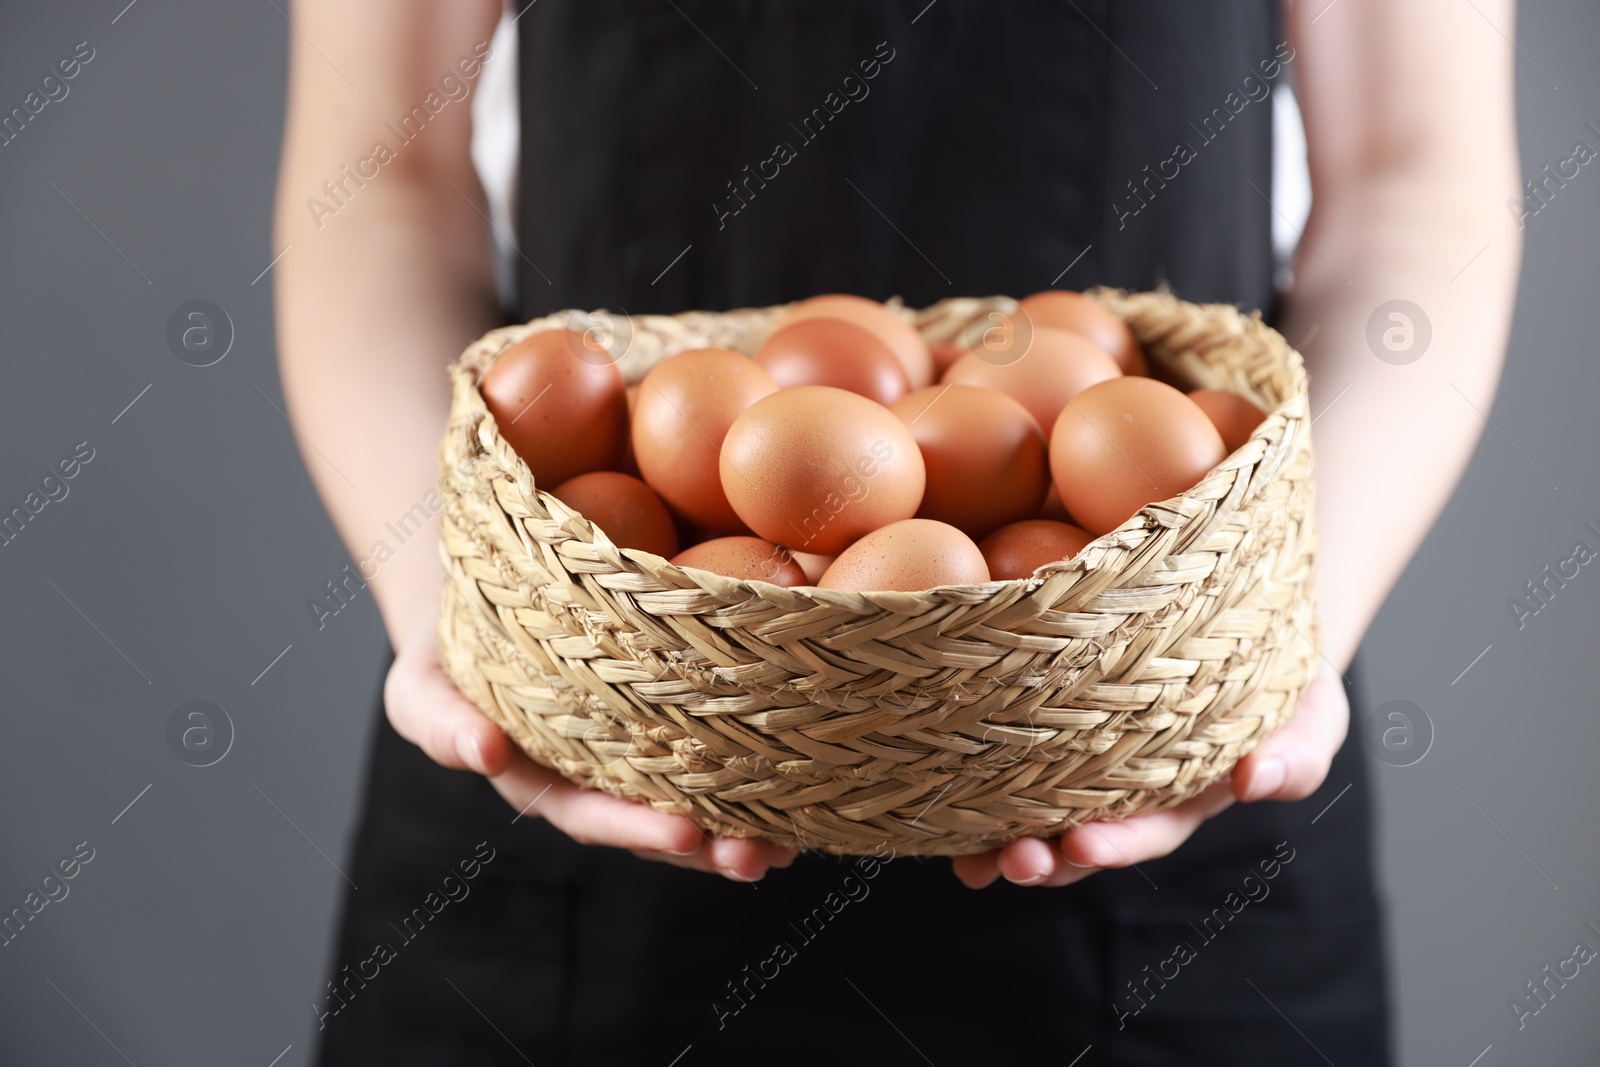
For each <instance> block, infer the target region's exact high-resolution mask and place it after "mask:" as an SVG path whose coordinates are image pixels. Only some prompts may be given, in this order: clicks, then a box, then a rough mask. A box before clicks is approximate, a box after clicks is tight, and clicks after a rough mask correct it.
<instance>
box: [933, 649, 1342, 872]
mask: <svg viewBox="0 0 1600 1067" xmlns="http://www.w3.org/2000/svg"><path fill="white" fill-rule="evenodd" d="M1349 728H1350V701H1349V698H1348V697H1346V696H1345V692H1344V687H1343V684H1342V681H1341V679H1340V677H1339V675H1338V673H1337V672H1335V671H1334V670H1333V669H1332V668H1330V667H1328V666H1327V664H1323V667H1322V670H1321V671H1319V672H1318V674H1317V677H1316V679H1315V680H1313V681H1312V683H1311V686H1310V688H1308V689H1307V690H1306V692H1305V695H1304V696H1302V697H1301V699H1300V706H1299V707H1298V708H1297V709H1296V710H1295V714H1294V716H1293V717H1292V718H1291V719H1290V720H1289V721H1288V722H1287V723H1285V724H1284V725H1283V726H1282V727H1281V728H1280V729H1279V730H1278V731H1277V732H1276V733H1274V734H1273V735H1272V736H1271V737H1269V738H1267V739H1266V740H1265V741H1263V742H1261V744H1260V745H1259V746H1258V747H1257V748H1255V749H1254V750H1253V751H1251V752H1250V754H1249V755H1247V756H1245V757H1244V758H1243V759H1241V760H1240V761H1239V763H1238V765H1237V766H1235V767H1234V769H1233V775H1232V777H1231V778H1230V779H1229V780H1228V781H1225V782H1217V783H1215V784H1214V785H1212V786H1211V787H1210V788H1208V789H1206V790H1205V791H1204V792H1202V793H1200V794H1199V795H1198V796H1195V797H1192V798H1190V799H1189V800H1187V801H1185V802H1184V803H1182V804H1179V805H1178V806H1177V807H1175V808H1171V809H1168V810H1166V811H1158V812H1153V813H1152V814H1149V815H1138V816H1135V817H1133V818H1131V819H1125V820H1123V821H1121V822H1092V823H1086V824H1085V825H1083V826H1079V827H1075V828H1073V829H1071V830H1068V831H1067V832H1066V833H1065V834H1062V835H1061V836H1060V837H1055V838H1050V839H1043V838H1038V837H1025V838H1022V839H1021V840H1019V841H1013V842H1011V843H1010V844H1009V845H1006V846H1005V847H1004V848H999V849H993V850H991V851H989V852H982V853H978V854H976V855H972V856H957V857H955V858H954V859H953V860H952V861H951V863H952V866H953V867H954V870H955V875H956V877H957V878H959V879H961V882H962V884H964V885H966V886H967V887H968V888H969V889H982V888H983V887H984V886H986V885H989V884H990V883H992V882H993V881H994V880H995V879H996V878H1001V877H1004V878H1005V879H1006V880H1008V881H1010V882H1013V883H1015V884H1017V885H1037V886H1061V885H1069V884H1071V883H1073V882H1076V881H1079V880H1081V879H1084V878H1087V877H1088V876H1089V875H1091V874H1094V873H1095V872H1096V871H1098V870H1102V869H1104V868H1107V867H1130V866H1132V865H1134V864H1136V863H1143V862H1145V861H1146V860H1153V859H1157V858H1159V857H1161V856H1165V855H1166V854H1167V853H1169V852H1171V851H1172V850H1173V849H1175V848H1177V847H1178V846H1179V845H1181V844H1183V843H1184V842H1185V841H1187V840H1188V839H1189V835H1190V834H1192V833H1194V832H1195V830H1196V829H1198V828H1199V826H1200V824H1201V823H1203V822H1205V820H1207V819H1209V818H1211V816H1213V815H1215V814H1217V812H1219V811H1221V810H1222V809H1224V808H1226V807H1227V806H1228V805H1230V804H1232V803H1233V802H1234V800H1236V799H1237V800H1243V801H1254V800H1303V799H1305V798H1306V797H1308V796H1310V795H1311V794H1312V793H1314V792H1316V790H1317V787H1318V786H1320V785H1321V784H1322V780H1323V779H1324V778H1326V777H1327V775H1328V766H1329V764H1330V763H1332V762H1333V754H1334V753H1335V752H1337V751H1338V750H1339V746H1340V745H1342V744H1343V743H1344V739H1345V734H1346V733H1347V732H1348V730H1349Z"/></svg>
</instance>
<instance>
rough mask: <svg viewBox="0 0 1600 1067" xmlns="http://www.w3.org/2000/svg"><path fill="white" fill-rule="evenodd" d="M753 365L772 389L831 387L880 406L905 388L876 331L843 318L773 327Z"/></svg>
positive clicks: (906, 381)
mask: <svg viewBox="0 0 1600 1067" xmlns="http://www.w3.org/2000/svg"><path fill="white" fill-rule="evenodd" d="M755 360H756V364H757V365H758V366H760V367H761V369H762V370H764V371H766V372H767V374H768V375H769V376H770V377H771V378H772V380H773V381H774V382H775V383H777V386H778V388H780V389H788V388H791V387H793V386H796V385H831V386H833V387H834V388H836V389H847V390H849V391H850V392H852V393H857V394H859V395H861V396H864V397H866V398H867V399H869V400H876V401H877V402H878V403H880V404H893V403H894V402H895V401H896V400H899V399H900V398H901V397H903V396H905V395H906V393H908V392H910V391H911V381H910V379H908V378H907V377H906V372H905V368H904V367H903V366H901V364H900V361H899V360H898V359H897V358H895V354H894V353H893V352H892V351H890V349H889V346H888V345H886V344H884V343H883V341H882V340H881V339H880V338H879V337H878V335H877V334H875V333H873V332H872V331H871V330H868V329H866V328H865V327H862V326H858V325H856V324H855V323H853V322H850V321H848V320H846V319H833V318H824V317H822V316H820V315H819V316H816V317H813V318H805V319H800V320H799V321H797V322H792V323H790V324H789V325H787V326H785V327H784V328H783V329H781V330H774V331H773V332H772V333H771V334H769V335H768V337H767V339H766V341H764V342H763V343H762V345H761V348H760V350H759V351H757V352H756V357H755Z"/></svg>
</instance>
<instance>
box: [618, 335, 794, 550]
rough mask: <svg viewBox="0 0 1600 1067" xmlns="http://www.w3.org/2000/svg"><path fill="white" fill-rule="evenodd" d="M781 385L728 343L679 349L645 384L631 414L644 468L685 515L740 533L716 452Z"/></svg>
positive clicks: (635, 444) (652, 482)
mask: <svg viewBox="0 0 1600 1067" xmlns="http://www.w3.org/2000/svg"><path fill="white" fill-rule="evenodd" d="M777 391H778V387H777V385H775V384H774V383H773V381H772V379H771V378H769V377H768V376H767V372H766V371H764V370H762V369H761V368H760V367H758V366H756V365H755V364H754V363H753V362H751V361H750V358H749V357H748V356H744V355H741V354H739V353H738V352H733V351H729V350H728V349H725V348H699V349H694V350H692V351H689V352H680V353H678V354H677V355H675V356H671V357H669V358H667V359H664V360H662V361H661V362H660V363H657V364H656V365H655V366H654V367H652V368H651V369H650V373H648V374H646V375H645V376H644V380H643V381H642V382H640V389H639V399H638V402H637V404H636V406H635V408H634V412H633V434H632V438H633V451H634V455H635V456H636V457H637V460H638V463H639V470H640V472H641V473H642V474H643V476H644V480H645V481H646V482H648V483H649V484H650V486H651V488H653V489H654V490H655V491H656V492H658V493H660V494H661V497H662V499H663V500H665V501H666V502H667V504H668V505H669V506H670V507H671V508H672V509H673V510H674V511H675V512H677V513H678V514H679V515H682V516H683V517H684V518H686V519H688V520H689V521H690V522H692V523H694V524H695V525H697V526H703V527H705V528H706V529H707V530H710V531H712V532H714V533H742V532H744V531H745V524H744V523H742V522H740V521H739V516H738V515H736V514H734V511H733V505H731V504H729V503H728V497H727V494H725V493H724V492H723V491H722V477H721V475H720V474H719V473H718V469H717V452H718V450H719V449H720V448H721V447H722V439H723V437H725V436H726V435H727V433H728V427H729V426H731V425H733V420H734V419H736V418H738V417H739V414H740V413H741V412H743V411H744V409H745V408H747V407H749V406H750V405H751V404H753V403H755V402H756V401H757V400H760V399H761V398H762V397H764V396H769V395H771V394H772V393H775V392H777Z"/></svg>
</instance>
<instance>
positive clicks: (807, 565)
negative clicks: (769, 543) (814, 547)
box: [789, 552, 839, 585]
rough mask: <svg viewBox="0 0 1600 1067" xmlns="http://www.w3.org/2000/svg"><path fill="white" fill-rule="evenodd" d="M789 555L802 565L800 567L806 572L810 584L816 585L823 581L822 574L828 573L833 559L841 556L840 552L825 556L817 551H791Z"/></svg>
mask: <svg viewBox="0 0 1600 1067" xmlns="http://www.w3.org/2000/svg"><path fill="white" fill-rule="evenodd" d="M789 555H790V556H792V557H793V558H794V561H795V562H796V563H798V564H799V565H800V569H801V570H802V571H804V572H805V576H806V582H807V583H808V584H810V585H816V584H817V583H818V582H820V581H822V576H823V575H824V574H826V573H828V568H829V567H831V566H833V561H834V560H836V559H838V558H839V556H838V553H834V554H833V555H831V556H823V555H819V554H818V553H816V552H790V553H789Z"/></svg>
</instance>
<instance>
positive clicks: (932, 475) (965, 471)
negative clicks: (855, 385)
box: [889, 385, 1050, 537]
mask: <svg viewBox="0 0 1600 1067" xmlns="http://www.w3.org/2000/svg"><path fill="white" fill-rule="evenodd" d="M889 410H890V411H892V412H894V413H895V414H896V415H898V416H899V417H900V421H902V422H904V423H905V424H906V428H907V429H909V430H910V431H911V436H912V437H914V438H916V439H917V446H918V447H919V448H921V449H922V462H923V464H924V465H925V466H926V467H927V470H928V484H927V487H926V488H925V489H924V490H923V494H922V506H921V507H920V508H918V509H917V517H918V518H922V519H936V520H938V521H939V522H945V523H949V524H950V525H951V526H954V527H956V528H957V529H959V530H961V531H962V532H963V533H965V534H967V536H969V537H983V536H984V535H986V534H988V533H989V532H991V531H992V530H996V529H998V528H999V527H1001V526H1004V525H1005V524H1006V523H1008V522H1016V521H1018V520H1019V519H1025V518H1028V517H1029V516H1030V515H1033V514H1034V513H1035V512H1037V511H1038V510H1039V505H1040V504H1041V503H1042V502H1043V500H1044V497H1045V493H1046V492H1048V491H1049V488H1050V466H1049V458H1048V451H1049V449H1048V445H1047V444H1046V442H1045V437H1044V432H1043V431H1041V430H1040V429H1039V424H1038V423H1037V422H1035V421H1034V420H1033V416H1032V415H1031V414H1029V412H1028V409H1027V408H1025V407H1023V406H1022V405H1021V404H1019V403H1017V402H1016V401H1015V400H1013V399H1011V398H1010V397H1009V396H1006V395H1005V394H1004V393H997V392H995V391H994V390H993V389H979V388H977V387H976V386H971V385H930V386H928V387H927V388H925V389H918V390H917V391H916V392H914V393H912V394H910V395H909V396H907V397H905V398H904V399H902V400H901V401H899V402H898V403H896V404H894V405H892V406H891V407H890V408H889Z"/></svg>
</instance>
